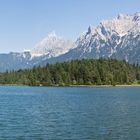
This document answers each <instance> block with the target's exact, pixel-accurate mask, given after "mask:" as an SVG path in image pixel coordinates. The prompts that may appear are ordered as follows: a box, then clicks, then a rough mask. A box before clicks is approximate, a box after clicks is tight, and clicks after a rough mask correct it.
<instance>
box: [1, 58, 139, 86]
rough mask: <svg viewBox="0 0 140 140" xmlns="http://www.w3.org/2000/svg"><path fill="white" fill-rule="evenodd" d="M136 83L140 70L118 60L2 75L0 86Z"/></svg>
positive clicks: (57, 64) (55, 66)
mask: <svg viewBox="0 0 140 140" xmlns="http://www.w3.org/2000/svg"><path fill="white" fill-rule="evenodd" d="M133 83H140V67H139V66H138V65H131V64H129V63H127V62H125V61H118V60H114V59H107V60H106V59H99V60H93V59H88V60H84V59H83V60H73V61H70V62H63V63H56V64H47V65H46V66H44V67H41V66H38V67H34V68H33V69H26V70H18V71H9V72H8V71H6V72H5V73H1V74H0V84H17V85H19V84H21V85H30V86H38V85H42V86H51V85H61V86H67V85H122V84H133Z"/></svg>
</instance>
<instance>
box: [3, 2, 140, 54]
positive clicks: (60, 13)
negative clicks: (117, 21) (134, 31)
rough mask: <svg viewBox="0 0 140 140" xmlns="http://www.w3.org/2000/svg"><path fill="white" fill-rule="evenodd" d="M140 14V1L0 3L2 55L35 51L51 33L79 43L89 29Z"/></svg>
mask: <svg viewBox="0 0 140 140" xmlns="http://www.w3.org/2000/svg"><path fill="white" fill-rule="evenodd" d="M135 12H140V0H135V1H130V0H0V53H7V52H11V51H23V50H24V49H31V48H33V47H34V46H35V45H36V44H37V43H38V42H40V41H41V40H42V39H43V38H44V37H46V36H47V34H48V33H49V32H51V31H55V32H56V34H58V35H60V36H62V37H65V38H67V39H73V40H74V39H76V38H77V37H78V36H79V35H80V34H81V33H82V32H83V31H85V30H87V28H88V26H89V25H92V26H96V25H97V24H98V23H99V22H100V21H101V20H103V19H111V18H113V17H114V16H116V15H118V14H119V13H128V14H133V13H135Z"/></svg>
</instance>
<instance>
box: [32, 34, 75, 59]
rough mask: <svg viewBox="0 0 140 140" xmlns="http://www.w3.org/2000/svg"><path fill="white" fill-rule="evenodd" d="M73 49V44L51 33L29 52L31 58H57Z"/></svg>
mask: <svg viewBox="0 0 140 140" xmlns="http://www.w3.org/2000/svg"><path fill="white" fill-rule="evenodd" d="M75 47H76V46H75V43H74V42H72V41H70V40H65V39H63V38H62V37H58V36H57V35H56V34H55V32H52V33H50V34H49V35H48V36H47V37H46V38H45V39H43V40H42V41H41V42H40V43H39V44H37V45H36V47H35V48H33V49H32V50H31V56H32V57H40V56H45V57H46V58H52V57H57V56H59V55H62V54H65V53H67V52H68V51H69V50H70V49H72V48H75Z"/></svg>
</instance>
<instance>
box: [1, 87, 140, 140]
mask: <svg viewBox="0 0 140 140" xmlns="http://www.w3.org/2000/svg"><path fill="white" fill-rule="evenodd" d="M1 139H2V140H3V139H5V140H138V139H140V87H110V88H87V87H0V140H1Z"/></svg>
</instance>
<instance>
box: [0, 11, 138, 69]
mask: <svg viewBox="0 0 140 140" xmlns="http://www.w3.org/2000/svg"><path fill="white" fill-rule="evenodd" d="M101 57H102V58H115V59H119V60H126V61H127V62H129V63H138V64H140V13H139V12H137V13H135V14H133V15H128V14H119V15H118V16H117V17H115V18H113V19H112V20H104V21H101V22H100V23H99V25H98V26H96V27H92V26H89V28H88V30H87V31H85V32H84V33H82V34H81V35H80V37H78V38H77V39H76V41H75V42H73V41H71V40H66V39H64V38H62V37H59V36H57V35H56V34H55V33H54V32H53V33H51V34H49V35H48V36H47V37H46V38H45V39H43V40H42V41H41V42H40V43H38V44H37V45H36V46H35V47H34V48H33V49H32V50H31V51H24V52H21V53H20V52H19V53H17V52H11V53H8V54H0V71H5V70H17V69H25V68H31V67H33V66H35V65H45V64H47V63H56V62H63V61H68V60H73V59H83V58H84V59H89V58H94V59H98V58H101Z"/></svg>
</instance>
